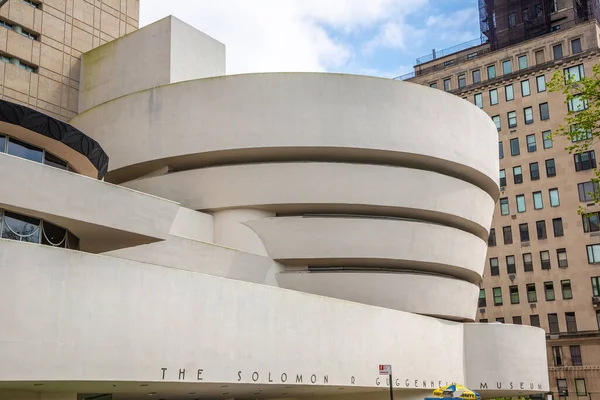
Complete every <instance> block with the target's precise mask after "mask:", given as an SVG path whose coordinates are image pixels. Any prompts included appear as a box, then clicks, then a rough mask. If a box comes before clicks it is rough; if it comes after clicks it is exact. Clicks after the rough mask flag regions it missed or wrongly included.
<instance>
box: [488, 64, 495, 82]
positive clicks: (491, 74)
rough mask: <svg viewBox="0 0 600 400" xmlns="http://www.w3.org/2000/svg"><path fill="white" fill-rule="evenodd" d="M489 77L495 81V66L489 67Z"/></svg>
mask: <svg viewBox="0 0 600 400" xmlns="http://www.w3.org/2000/svg"><path fill="white" fill-rule="evenodd" d="M487 76H488V79H493V78H495V77H496V66H495V65H488V67H487Z"/></svg>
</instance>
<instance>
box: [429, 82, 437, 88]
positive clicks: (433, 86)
mask: <svg viewBox="0 0 600 400" xmlns="http://www.w3.org/2000/svg"><path fill="white" fill-rule="evenodd" d="M429 87H430V88H432V89H437V82H432V83H430V84H429Z"/></svg>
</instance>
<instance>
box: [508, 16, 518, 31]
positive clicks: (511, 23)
mask: <svg viewBox="0 0 600 400" xmlns="http://www.w3.org/2000/svg"><path fill="white" fill-rule="evenodd" d="M516 25H517V16H516V15H515V13H514V12H512V13H509V14H508V27H509V28H512V27H514V26H516Z"/></svg>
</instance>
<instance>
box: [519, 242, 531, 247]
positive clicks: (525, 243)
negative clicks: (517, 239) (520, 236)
mask: <svg viewBox="0 0 600 400" xmlns="http://www.w3.org/2000/svg"><path fill="white" fill-rule="evenodd" d="M529 246H531V244H530V242H521V247H529Z"/></svg>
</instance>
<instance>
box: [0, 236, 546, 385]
mask: <svg viewBox="0 0 600 400" xmlns="http://www.w3.org/2000/svg"><path fill="white" fill-rule="evenodd" d="M0 246H1V249H2V251H0V315H2V321H3V328H2V329H1V330H0V359H1V360H2V361H3V362H2V363H0V381H5V382H15V381H28V382H36V381H41V382H46V384H51V383H53V382H66V381H75V382H79V383H82V382H83V383H84V382H86V381H87V382H89V381H96V382H97V384H98V385H107V390H109V391H110V390H115V389H113V387H112V386H111V385H110V383H112V382H115V383H117V382H118V386H119V387H120V386H121V385H126V384H127V382H131V383H135V382H137V383H138V385H135V386H138V387H139V383H140V382H148V383H149V384H150V387H152V386H153V385H154V384H163V385H167V384H169V383H173V384H174V385H176V384H179V385H181V384H182V382H190V383H194V384H195V385H197V386H195V387H196V388H198V389H197V390H198V391H201V389H202V387H203V385H208V384H211V383H219V384H221V385H229V386H230V387H232V388H234V387H235V386H236V385H244V384H245V385H252V386H253V387H255V388H258V387H264V388H269V387H276V386H281V387H282V388H283V387H284V386H285V385H290V384H292V385H293V386H295V387H300V386H304V387H305V386H307V385H310V386H313V388H314V390H315V391H316V390H318V389H319V387H320V386H324V387H331V386H334V387H344V388H347V390H351V388H353V387H357V388H358V387H365V388H367V387H368V388H373V389H379V390H381V389H384V388H385V380H383V383H382V382H381V380H382V379H381V378H379V376H378V372H377V366H378V364H380V363H381V362H382V360H385V362H386V363H389V364H391V365H392V366H393V368H394V377H395V378H397V379H398V381H397V382H396V381H394V382H393V384H394V387H395V388H397V389H398V390H403V391H406V392H408V393H410V392H411V391H412V390H423V387H422V385H423V382H424V381H425V382H427V383H426V386H428V388H427V389H429V390H431V389H430V388H429V385H430V384H432V385H437V384H438V383H439V382H440V381H441V382H442V384H444V383H446V382H449V383H450V382H453V381H456V382H466V383H467V384H469V385H470V386H472V387H475V388H478V387H479V386H480V385H479V383H480V382H478V381H477V380H479V379H486V381H485V382H482V383H487V384H488V386H489V385H491V384H492V383H494V384H495V383H496V382H502V384H503V385H504V387H508V385H509V383H510V382H521V381H523V382H527V383H528V384H529V383H533V384H534V385H536V388H537V385H540V386H541V389H540V391H541V390H548V378H547V371H546V368H545V367H546V365H545V364H546V353H545V351H543V349H540V346H543V335H544V333H543V331H542V330H541V329H537V328H529V327H520V326H519V327H514V328H513V327H510V328H511V332H510V333H509V337H510V346H512V347H513V349H511V350H510V352H509V353H508V354H509V356H507V355H506V354H505V353H504V351H505V350H506V349H505V347H504V346H496V345H495V344H494V345H492V343H494V338H497V339H498V340H499V339H500V338H501V336H502V335H503V334H504V332H505V331H506V328H509V327H507V326H505V325H501V324H498V325H489V326H486V327H485V329H480V330H478V329H469V327H468V326H465V325H464V324H460V323H456V322H450V321H444V320H439V319H435V318H430V317H424V316H419V315H415V314H411V313H406V312H401V311H395V310H390V309H386V308H381V307H372V306H369V305H365V304H358V303H350V302H346V301H341V300H335V299H331V298H326V297H321V296H314V295H310V294H305V293H300V292H295V291H288V290H282V289H280V288H274V287H269V286H266V285H257V284H252V283H247V282H241V281H236V280H231V279H223V278H219V277H214V276H209V275H204V274H200V273H196V272H190V271H184V270H180V269H176V268H165V267H161V266H157V265H150V264H143V263H139V262H133V261H126V260H120V259H117V258H114V257H106V256H98V255H91V254H86V253H78V252H73V251H68V250H65V249H57V248H49V247H47V246H41V245H31V244H27V243H20V242H14V241H6V240H0ZM23 282H27V284H23ZM82 321H90V322H93V323H81V322H82ZM512 329H514V332H519V334H518V335H516V334H515V335H513V333H512V332H513V331H512ZM240 332H243V334H240ZM465 335H466V336H465ZM540 339H542V340H540ZM502 340H506V338H503V339H502ZM538 340H539V343H540V344H539V345H537V344H535V345H533V344H534V342H535V341H538ZM465 348H467V349H468V352H467V353H466V355H465ZM484 348H485V352H482V353H481V354H480V355H479V356H475V355H472V353H471V352H472V351H477V350H478V349H484ZM481 355H485V356H481ZM465 357H466V358H465ZM498 360H502V361H501V363H500V364H499V363H498ZM466 361H468V362H467V367H466V368H465V362H466ZM162 368H166V370H163V369H162ZM180 369H185V370H186V372H185V376H184V378H183V381H182V378H181V375H180V374H179V370H180ZM198 370H201V372H198ZM163 371H164V376H163ZM254 372H256V374H254ZM284 373H285V374H286V376H287V379H289V381H288V382H287V383H283V382H282V379H281V377H282V375H283V374H284ZM297 374H298V375H300V374H302V375H303V379H304V380H303V382H302V385H300V384H299V383H297V381H296V379H295V377H296V375H297ZM313 374H314V375H315V383H312V382H311V379H312V375H313ZM325 376H326V377H327V380H326V379H325ZM198 377H200V378H201V379H202V380H201V381H199V380H198V379H197V378H198ZM378 382H379V383H378ZM407 382H408V383H407ZM432 382H433V383H432ZM382 386H383V388H382ZM97 387H100V386H97ZM163 389H164V386H163ZM292 389H293V388H292ZM116 390H119V389H116ZM150 390H152V389H150ZM102 393H104V392H102ZM250 393H252V392H250ZM280 393H281V392H280ZM294 393H295V392H294ZM505 393H508V394H507V395H510V394H512V395H515V396H516V395H517V394H518V393H519V389H516V388H512V389H511V388H507V389H506V390H505ZM159 395H160V393H159Z"/></svg>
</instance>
